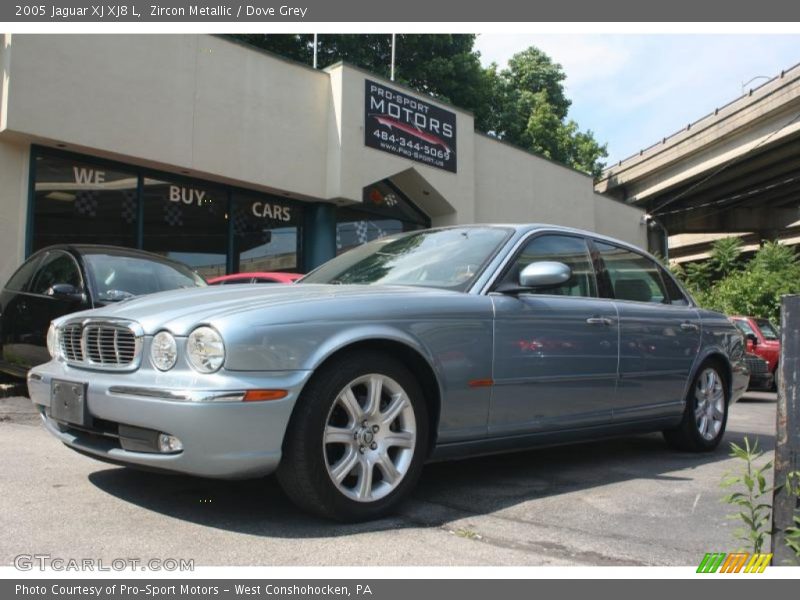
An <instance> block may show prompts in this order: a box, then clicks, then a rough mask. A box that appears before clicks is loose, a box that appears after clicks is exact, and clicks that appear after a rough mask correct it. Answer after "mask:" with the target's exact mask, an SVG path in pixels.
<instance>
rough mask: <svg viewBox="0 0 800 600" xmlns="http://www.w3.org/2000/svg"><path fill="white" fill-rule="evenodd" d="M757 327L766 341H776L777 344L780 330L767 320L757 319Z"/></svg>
mask: <svg viewBox="0 0 800 600" xmlns="http://www.w3.org/2000/svg"><path fill="white" fill-rule="evenodd" d="M755 321H756V325H758V328H759V329H760V330H761V335H763V336H764V339H765V340H769V341H771V342H772V341H775V342H777V341H778V340H779V339H781V338H780V335H778V329H777V327H775V326H774V325H773V324H772V323H771V322H770V321H768V320H767V319H756V320H755Z"/></svg>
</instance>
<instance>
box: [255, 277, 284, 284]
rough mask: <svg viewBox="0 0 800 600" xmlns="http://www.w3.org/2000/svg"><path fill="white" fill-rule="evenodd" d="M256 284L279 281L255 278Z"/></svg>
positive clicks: (276, 281)
mask: <svg viewBox="0 0 800 600" xmlns="http://www.w3.org/2000/svg"><path fill="white" fill-rule="evenodd" d="M256 283H280V281H278V280H277V279H270V278H269V277H256Z"/></svg>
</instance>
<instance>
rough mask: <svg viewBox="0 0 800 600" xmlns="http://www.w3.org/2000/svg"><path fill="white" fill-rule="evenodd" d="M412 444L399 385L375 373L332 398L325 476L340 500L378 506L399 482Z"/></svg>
mask: <svg viewBox="0 0 800 600" xmlns="http://www.w3.org/2000/svg"><path fill="white" fill-rule="evenodd" d="M416 443H417V422H416V418H415V417H414V408H413V407H412V406H411V402H409V400H408V395H407V394H406V391H405V390H404V389H403V388H402V387H400V384H398V383H397V382H396V381H395V380H393V379H392V378H390V377H387V376H386V375H381V374H380V373H370V374H368V375H364V376H362V377H358V378H356V379H354V380H353V381H351V382H350V383H348V384H347V385H346V386H345V387H344V389H342V391H341V392H340V393H339V394H338V395H337V396H336V400H335V401H334V403H333V406H332V407H331V410H330V414H329V415H328V421H327V424H326V426H325V432H324V444H323V452H324V455H325V456H324V460H325V465H326V467H327V469H328V475H330V478H331V481H333V483H334V485H336V487H337V488H338V489H339V491H341V492H342V493H343V494H344V495H345V496H347V497H349V498H352V499H353V500H356V501H357V502H372V501H374V500H378V499H380V498H383V497H385V496H387V495H388V494H390V493H391V492H392V491H393V490H395V489H396V488H397V486H398V485H399V484H400V482H401V481H402V480H403V477H405V475H406V473H407V472H408V469H409V467H410V466H411V460H412V458H413V457H414V448H415V447H416Z"/></svg>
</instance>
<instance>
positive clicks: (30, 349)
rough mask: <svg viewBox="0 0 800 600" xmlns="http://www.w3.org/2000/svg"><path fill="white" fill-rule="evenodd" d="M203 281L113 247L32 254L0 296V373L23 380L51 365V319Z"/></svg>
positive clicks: (160, 260)
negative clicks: (32, 371) (34, 370)
mask: <svg viewBox="0 0 800 600" xmlns="http://www.w3.org/2000/svg"><path fill="white" fill-rule="evenodd" d="M205 285H206V283H205V281H204V280H203V279H202V278H201V277H200V276H199V275H197V274H196V273H195V272H194V271H192V270H191V269H189V267H187V266H186V265H184V264H182V263H179V262H176V261H173V260H169V259H167V258H164V257H162V256H158V255H157V254H150V253H149V252H142V251H140V250H132V249H129V248H118V247H114V246H91V245H58V246H50V247H48V248H44V249H42V250H39V251H38V252H36V253H35V254H34V255H33V256H31V257H30V258H29V259H28V260H26V261H25V262H24V263H23V264H22V266H21V267H19V269H17V271H16V273H14V275H12V276H11V279H9V280H8V282H7V283H6V285H5V287H4V288H3V290H2V292H0V372H3V373H5V374H8V375H12V376H15V377H25V375H26V374H27V372H28V369H30V368H31V367H34V366H36V365H39V364H41V363H45V362H47V361H48V360H50V355H49V353H48V351H47V341H46V338H47V329H48V327H49V326H50V321H52V320H53V319H55V318H57V317H60V316H63V315H66V314H69V313H73V312H77V311H80V310H87V309H90V308H99V307H102V306H106V305H108V304H111V303H114V302H120V301H122V300H127V299H129V298H133V297H135V296H141V295H144V294H151V293H153V292H162V291H166V290H174V289H179V288H189V287H203V286H205Z"/></svg>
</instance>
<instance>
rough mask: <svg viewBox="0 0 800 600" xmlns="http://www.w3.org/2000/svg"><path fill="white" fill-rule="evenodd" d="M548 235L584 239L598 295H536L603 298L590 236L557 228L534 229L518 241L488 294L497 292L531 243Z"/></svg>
mask: <svg viewBox="0 0 800 600" xmlns="http://www.w3.org/2000/svg"><path fill="white" fill-rule="evenodd" d="M548 235H557V236H561V237H570V238H575V239H579V240H583V242H584V244H585V245H586V251H587V253H588V259H589V263H590V264H591V266H592V276H593V277H594V287H595V291H596V295H594V296H561V295H558V294H546V293H543V294H535V295H536V296H550V297H557V298H591V299H594V300H598V299H603V296H601V295H600V287H599V281H598V277H597V267H596V265H595V263H594V259H593V256H592V244H591V241H590V238H588V237H587V236H585V235H581V234H579V233H572V232H569V231H559V230H557V229H538V230H536V231H533V232H531V233H529V234H528V235H527V236H525V237H524V238H523V239H522V240H520V241H519V242H518V243H517V246H516V247H515V248H514V250H513V251H512V252H511V257H510V258H508V259H507V260H506V261H505V263H504V264H503V265H502V267H501V268H500V269H498V271H497V273H496V274H495V277H494V280H493V281H491V283H489V285H488V286H487V288H486V293H487V294H491V293H493V292H495V290H496V288H497V286H498V285H500V284H501V283H502V281H503V279H505V277H506V275H507V274H508V272H509V271H510V270H511V269H513V268H514V265H515V264H516V262H517V260H518V259H519V257H520V256H521V255H522V254H523V253H524V252H525V249H526V248H527V247H528V245H529V244H531V243H532V242H533V241H535V240H536V239H538V238H540V237H543V236H548ZM521 295H523V294H521ZM524 295H532V294H524Z"/></svg>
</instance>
